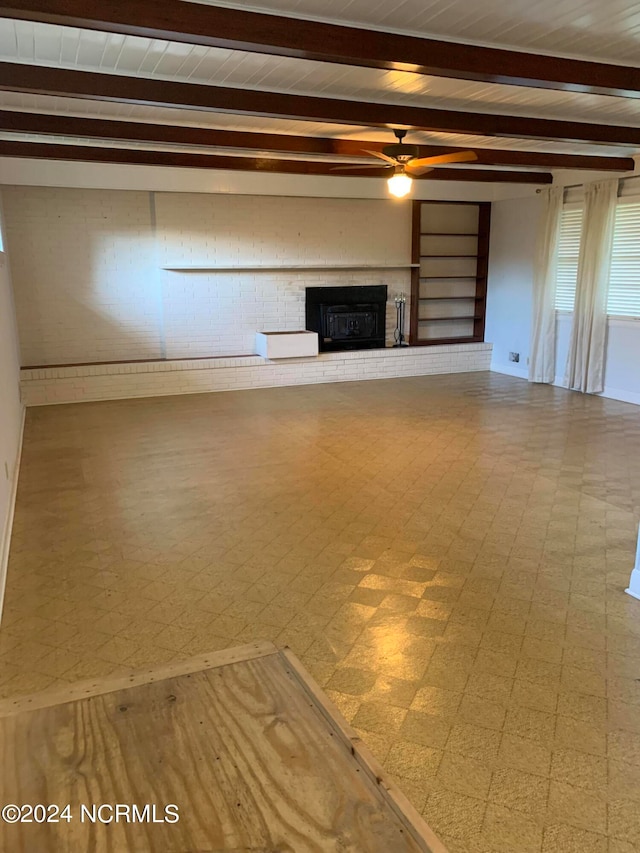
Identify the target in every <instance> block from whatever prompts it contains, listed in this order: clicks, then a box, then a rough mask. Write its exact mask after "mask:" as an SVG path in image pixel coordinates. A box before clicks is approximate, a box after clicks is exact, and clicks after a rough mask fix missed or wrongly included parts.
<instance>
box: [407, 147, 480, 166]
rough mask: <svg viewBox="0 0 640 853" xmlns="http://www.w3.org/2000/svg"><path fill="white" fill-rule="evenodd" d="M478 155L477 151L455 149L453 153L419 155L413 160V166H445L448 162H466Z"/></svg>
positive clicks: (475, 158)
mask: <svg viewBox="0 0 640 853" xmlns="http://www.w3.org/2000/svg"><path fill="white" fill-rule="evenodd" d="M477 159H478V155H477V154H476V153H475V151H454V152H452V153H451V154H439V155H438V156H437V157H419V158H418V159H417V160H411V161H410V162H411V167H412V168H413V167H414V166H418V168H420V166H444V165H445V164H446V163H465V162H469V161H471V160H477Z"/></svg>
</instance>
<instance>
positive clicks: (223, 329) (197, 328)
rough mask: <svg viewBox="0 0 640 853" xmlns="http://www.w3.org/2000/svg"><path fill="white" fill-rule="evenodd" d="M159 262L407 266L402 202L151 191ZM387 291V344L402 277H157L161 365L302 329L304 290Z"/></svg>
mask: <svg viewBox="0 0 640 853" xmlns="http://www.w3.org/2000/svg"><path fill="white" fill-rule="evenodd" d="M155 209H156V222H157V245H158V263H159V265H160V266H162V267H167V266H172V265H179V264H184V265H192V266H203V265H206V264H212V265H215V266H220V267H225V266H237V265H241V264H242V265H246V266H254V265H256V266H257V265H264V266H265V267H267V266H269V265H278V264H292V265H294V266H295V265H312V264H318V265H323V264H326V265H331V264H335V265H341V264H344V265H347V264H358V263H362V264H371V265H372V264H380V265H381V266H384V265H385V264H393V263H409V259H410V251H411V239H410V235H411V208H410V204H408V203H400V204H397V203H395V202H393V201H377V200H363V199H319V198H315V199H306V198H272V197H265V196H263V197H256V196H249V197H247V196H229V195H199V196H198V195H193V194H183V193H157V194H156V196H155ZM351 284H386V285H387V286H388V288H389V299H390V304H389V305H388V306H387V309H388V310H387V340H388V342H389V343H392V342H393V329H394V327H395V310H394V308H393V302H392V298H393V296H395V294H396V293H398V292H403V293H405V295H406V296H407V297H408V295H409V292H410V275H409V271H408V270H407V269H405V270H386V269H381V268H378V269H363V270H331V269H326V270H302V271H294V270H286V269H282V270H264V271H259V272H253V271H238V272H224V273H212V272H182V271H166V272H164V274H163V304H164V309H165V310H164V317H165V334H166V351H167V357H168V358H180V357H188V356H191V355H193V356H209V355H241V354H247V353H251V352H253V350H254V337H255V333H256V331H285V330H294V329H304V325H305V322H304V290H305V287H322V286H339V285H351Z"/></svg>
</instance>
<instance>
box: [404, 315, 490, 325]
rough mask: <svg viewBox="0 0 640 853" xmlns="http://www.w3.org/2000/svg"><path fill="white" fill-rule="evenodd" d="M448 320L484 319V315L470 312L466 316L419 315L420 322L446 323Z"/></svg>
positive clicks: (453, 321) (455, 321) (451, 321)
mask: <svg viewBox="0 0 640 853" xmlns="http://www.w3.org/2000/svg"><path fill="white" fill-rule="evenodd" d="M447 320H448V321H449V322H450V323H457V322H458V320H482V316H481V315H477V314H475V315H474V314H470V315H469V316H466V317H418V323H444V322H446V321H447Z"/></svg>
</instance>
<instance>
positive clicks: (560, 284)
mask: <svg viewBox="0 0 640 853" xmlns="http://www.w3.org/2000/svg"><path fill="white" fill-rule="evenodd" d="M581 229H582V208H579V207H578V208H570V207H569V208H567V207H565V208H564V210H563V211H562V218H561V220H560V237H559V240H558V273H557V278H556V309H557V310H558V311H573V306H574V303H575V300H576V278H577V276H578V256H579V254H580V231H581Z"/></svg>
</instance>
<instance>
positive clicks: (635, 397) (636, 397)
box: [600, 385, 640, 406]
mask: <svg viewBox="0 0 640 853" xmlns="http://www.w3.org/2000/svg"><path fill="white" fill-rule="evenodd" d="M600 396H601V397H609V398H610V399H612V400H620V401H622V402H623V403H635V405H636V406H640V394H634V393H633V392H632V391H624V390H622V389H620V388H609V387H608V386H607V385H605V387H604V391H603V392H602V394H600Z"/></svg>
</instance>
